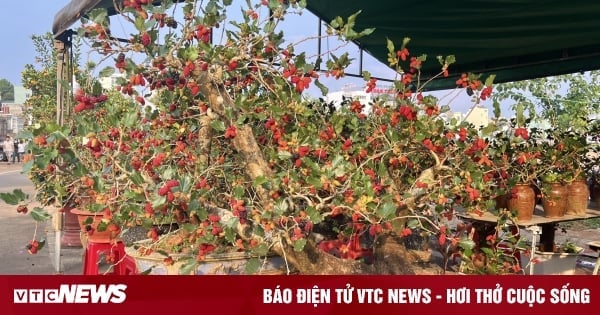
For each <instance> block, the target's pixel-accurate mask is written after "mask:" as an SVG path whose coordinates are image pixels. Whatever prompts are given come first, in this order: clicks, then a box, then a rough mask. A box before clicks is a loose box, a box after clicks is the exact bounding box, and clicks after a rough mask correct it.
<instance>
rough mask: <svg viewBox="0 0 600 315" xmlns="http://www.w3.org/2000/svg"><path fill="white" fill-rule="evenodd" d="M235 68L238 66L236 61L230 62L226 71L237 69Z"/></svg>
mask: <svg viewBox="0 0 600 315" xmlns="http://www.w3.org/2000/svg"><path fill="white" fill-rule="evenodd" d="M237 66H238V62H237V61H236V60H231V61H230V62H229V65H227V70H229V71H233V70H235V69H236V68H237Z"/></svg>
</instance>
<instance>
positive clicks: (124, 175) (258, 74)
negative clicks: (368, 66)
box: [5, 0, 504, 274]
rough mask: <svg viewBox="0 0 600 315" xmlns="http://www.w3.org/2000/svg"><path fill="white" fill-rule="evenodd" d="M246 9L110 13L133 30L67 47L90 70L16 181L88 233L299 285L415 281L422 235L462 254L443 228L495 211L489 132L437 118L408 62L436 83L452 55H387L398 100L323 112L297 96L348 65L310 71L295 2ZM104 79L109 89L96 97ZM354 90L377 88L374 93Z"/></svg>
mask: <svg viewBox="0 0 600 315" xmlns="http://www.w3.org/2000/svg"><path fill="white" fill-rule="evenodd" d="M246 5H247V7H245V8H243V10H242V17H241V19H240V20H239V21H230V20H229V19H228V13H229V11H228V10H229V8H228V6H229V1H224V2H220V1H216V0H210V1H206V2H198V1H191V0H190V1H184V2H183V3H180V4H173V3H170V2H163V3H162V4H161V5H159V6H152V5H149V4H148V1H141V0H135V1H133V0H131V1H127V0H126V1H123V3H122V6H119V7H116V8H115V9H116V10H117V12H118V13H119V17H120V18H121V20H122V21H123V23H130V25H131V30H133V31H132V33H131V34H126V35H124V36H125V39H126V40H122V39H118V38H117V37H116V35H115V34H114V32H113V31H112V30H111V29H110V28H109V26H108V25H109V23H108V17H107V13H106V11H105V10H103V9H97V10H95V11H93V12H91V13H90V14H89V16H88V17H86V18H85V19H84V20H83V21H82V24H81V27H80V28H79V29H78V31H77V33H78V34H79V36H81V38H82V39H83V40H84V42H86V43H87V44H88V47H89V48H90V50H91V53H96V54H98V55H99V56H100V58H98V59H100V60H101V62H99V63H98V64H97V65H95V67H94V68H91V69H90V72H89V74H88V75H89V78H88V80H85V81H82V84H81V89H80V90H78V91H77V92H76V93H75V101H76V105H75V106H74V109H73V110H74V113H73V117H74V119H73V120H72V122H71V123H70V124H69V125H67V126H55V125H52V124H39V125H37V126H35V127H34V128H33V129H32V137H33V139H34V141H33V145H32V151H33V153H34V157H35V158H34V160H33V161H31V162H30V163H29V164H27V165H26V166H25V168H26V170H27V171H28V172H29V173H30V174H34V175H35V174H43V176H45V178H46V179H47V180H51V181H53V182H54V183H55V184H57V186H59V187H62V188H61V189H62V190H61V191H60V194H61V196H64V197H65V198H67V199H68V200H70V201H72V202H73V204H74V205H75V206H77V207H80V208H83V209H85V210H89V211H94V212H101V213H103V215H104V219H105V220H104V224H103V226H99V227H98V228H99V229H105V228H108V227H109V226H113V227H114V226H116V227H118V229H120V230H126V229H127V228H129V227H132V226H139V225H141V226H145V227H148V237H149V238H150V239H152V240H153V241H154V242H160V240H161V239H163V238H164V237H168V236H160V235H159V234H158V232H157V230H155V229H153V228H152V227H151V226H152V225H153V224H155V223H157V222H171V221H174V222H177V223H178V224H179V226H180V227H181V231H180V232H181V234H179V243H178V244H176V245H178V246H177V247H180V248H181V247H185V248H189V249H187V250H186V252H185V254H186V257H187V258H188V259H189V263H188V264H186V265H185V268H192V267H193V266H194V265H195V264H197V263H199V262H202V260H203V259H205V257H206V256H207V255H210V254H211V253H215V252H219V251H226V250H235V251H247V252H250V253H253V254H255V255H258V256H264V255H267V254H277V255H280V256H281V257H283V258H285V260H286V261H287V262H288V264H289V265H290V266H293V267H294V268H295V269H296V270H298V271H299V272H300V273H302V274H333V273H335V274H355V273H379V274H384V273H413V272H414V270H412V267H411V265H410V263H411V261H412V260H411V256H410V255H408V253H407V250H406V248H405V247H404V245H403V242H402V240H403V238H405V237H408V236H410V235H411V234H412V233H417V232H418V233H425V235H426V238H429V237H430V236H431V237H433V238H434V239H435V244H437V245H436V246H439V249H440V250H442V249H443V250H444V251H446V250H447V249H448V248H453V249H455V250H456V251H457V252H461V253H462V254H463V255H465V256H467V257H470V256H471V249H472V247H473V245H474V243H473V241H472V240H470V239H468V237H467V236H466V235H465V233H462V232H463V230H460V231H454V230H453V228H452V227H450V226H448V225H447V219H448V218H451V217H452V216H453V215H454V213H455V211H456V209H457V207H459V206H460V207H461V208H464V209H467V210H469V211H479V212H482V211H486V210H488V209H491V208H493V207H494V205H495V204H494V201H493V200H492V197H494V196H495V195H496V194H497V191H496V190H497V189H498V185H497V181H496V180H495V179H496V178H498V177H499V176H502V175H501V174H500V173H499V171H498V168H497V166H496V162H495V160H494V159H492V158H491V153H490V152H489V146H488V144H489V140H487V139H486V137H485V135H482V134H481V133H480V131H479V130H477V129H476V128H474V127H473V126H471V125H468V124H467V123H464V122H458V121H455V120H451V121H449V120H447V119H444V115H443V114H444V113H445V112H447V111H448V108H445V107H442V106H440V105H439V104H438V102H437V99H436V98H434V97H432V96H427V95H425V94H423V93H422V90H423V88H424V87H425V86H426V84H427V83H426V82H421V81H420V72H419V69H420V67H421V64H422V63H423V62H439V64H440V74H439V75H440V76H444V75H447V73H448V71H451V65H452V64H453V62H454V58H453V57H452V56H439V57H438V58H437V60H436V58H434V60H433V61H431V60H429V59H428V58H427V57H426V56H412V55H411V53H410V50H409V47H408V44H409V41H410V40H409V39H408V38H407V39H405V40H404V41H403V42H402V43H393V42H391V41H390V42H388V43H387V44H388V49H389V64H390V66H391V67H392V68H394V69H396V71H397V73H398V80H396V81H395V82H393V88H394V91H395V97H394V98H391V99H390V98H386V99H376V100H375V101H373V102H372V103H369V104H366V103H363V102H361V100H354V99H347V100H345V101H344V102H343V103H342V104H338V105H336V106H333V108H332V106H330V105H331V104H325V103H323V102H322V101H319V100H314V99H313V98H308V97H306V95H305V94H306V91H307V90H308V89H310V88H311V87H313V86H317V87H319V88H321V90H322V91H323V93H326V91H327V88H326V87H325V86H324V84H322V82H321V81H322V79H323V77H324V76H325V77H330V78H336V79H340V78H342V77H344V71H345V69H346V68H347V67H348V66H349V64H350V63H351V59H350V58H349V56H348V55H347V54H341V55H335V51H331V52H328V53H327V54H328V55H329V59H328V61H327V62H326V67H325V69H322V70H317V69H318V68H317V64H318V62H319V60H318V59H320V58H310V57H309V56H308V54H307V53H306V52H301V51H296V46H295V45H294V44H289V43H287V42H286V39H285V37H284V33H283V32H280V31H279V30H278V25H279V23H280V22H281V21H282V20H283V19H284V17H285V16H286V14H289V13H290V12H295V11H296V10H302V5H303V2H302V1H289V2H282V1H261V2H259V3H251V2H248V3H247V4H246ZM174 8H175V9H179V10H174ZM173 12H178V13H173ZM179 13H180V14H179ZM356 18H359V14H358V13H357V14H354V15H352V16H350V17H347V18H342V17H339V18H337V19H335V20H334V21H332V22H331V23H330V24H329V29H328V32H327V34H328V35H327V36H332V37H336V38H339V39H341V40H343V41H345V42H348V43H349V42H351V41H352V40H354V39H357V38H359V37H361V36H366V35H368V34H369V33H370V32H372V30H371V29H367V30H354V29H353V21H354V20H355V19H356ZM218 38H223V40H222V41H221V42H218V41H217V40H216V39H218ZM115 73H116V74H120V75H121V77H120V79H119V81H118V87H117V89H116V90H115V91H105V90H102V89H101V88H100V87H99V85H98V84H92V82H96V81H97V79H98V77H97V76H98V75H99V76H111V75H113V74H115ZM492 79H493V78H490V79H487V80H485V82H483V81H481V79H480V77H479V76H477V75H474V74H465V75H463V76H462V77H461V79H459V80H458V81H457V86H458V87H459V88H464V89H466V90H467V92H468V93H470V94H471V95H474V97H475V98H476V99H477V101H481V100H485V99H487V98H488V97H489V96H490V94H491V92H492ZM364 80H365V90H366V91H367V92H370V91H372V90H373V88H374V87H375V86H376V84H377V80H376V79H374V78H372V77H371V76H370V74H369V73H368V72H365V73H364ZM86 82H90V83H86ZM487 132H488V133H489V132H490V131H487ZM43 189H44V186H43V185H40V186H38V190H40V191H42V190H43ZM53 193H55V194H56V193H57V191H56V190H55V191H54V192H53ZM13 197H14V196H13ZM21 199H22V198H13V200H12V201H13V203H15V204H19V203H20V202H21ZM5 200H6V198H5ZM22 206H23V205H22ZM35 213H37V214H39V215H38V216H37V218H39V219H43V218H45V217H46V216H45V215H44V212H43V210H41V209H37V210H36V211H35ZM462 228H463V229H464V227H462ZM182 235H183V236H182ZM183 245H185V246H183ZM148 249H149V250H157V247H153V246H152V245H150V246H148ZM165 255H166V257H165V259H166V260H167V261H172V258H171V257H170V256H169V255H170V253H165ZM503 263H504V262H503ZM249 266H250V267H249V268H248V269H249V270H248V272H253V271H256V270H257V269H258V268H259V266H260V263H259V260H258V259H256V260H255V261H254V263H252V264H249Z"/></svg>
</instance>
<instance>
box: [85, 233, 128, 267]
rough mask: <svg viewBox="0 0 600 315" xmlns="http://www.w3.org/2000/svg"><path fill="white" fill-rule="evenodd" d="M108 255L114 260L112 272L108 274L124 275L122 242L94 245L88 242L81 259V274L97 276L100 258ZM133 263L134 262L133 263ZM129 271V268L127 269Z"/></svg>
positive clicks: (124, 257) (123, 248)
mask: <svg viewBox="0 0 600 315" xmlns="http://www.w3.org/2000/svg"><path fill="white" fill-rule="evenodd" d="M102 254H104V255H109V256H111V257H112V258H113V259H114V260H113V261H114V262H115V263H114V264H113V266H112V267H113V270H112V272H110V273H109V274H113V275H123V274H126V273H125V271H126V270H127V268H125V265H126V264H127V263H124V261H125V259H126V258H127V257H126V255H125V245H124V244H123V242H122V241H117V242H115V243H94V242H88V243H87V247H86V249H85V253H84V258H83V274H84V275H97V274H98V263H99V262H100V261H99V260H100V256H101V255H102ZM134 263H135V262H134ZM129 269H131V267H129Z"/></svg>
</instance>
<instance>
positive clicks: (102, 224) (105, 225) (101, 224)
mask: <svg viewBox="0 0 600 315" xmlns="http://www.w3.org/2000/svg"><path fill="white" fill-rule="evenodd" d="M107 228H108V222H107V221H104V220H102V221H100V222H99V223H98V227H97V228H96V230H97V231H98V232H104V231H106V229H107Z"/></svg>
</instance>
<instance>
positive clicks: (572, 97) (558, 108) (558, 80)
mask: <svg viewBox="0 0 600 315" xmlns="http://www.w3.org/2000/svg"><path fill="white" fill-rule="evenodd" d="M496 89H497V91H496V93H494V95H493V96H492V97H493V99H494V105H495V107H496V108H499V104H500V103H501V102H504V101H508V100H512V101H514V102H515V103H514V104H513V110H514V111H515V112H516V113H517V115H519V114H524V113H525V112H528V113H529V115H528V116H529V118H530V119H533V120H538V121H542V120H543V121H546V122H547V123H548V124H549V125H551V126H556V127H559V128H561V129H568V128H575V129H581V128H587V127H588V120H589V119H590V117H592V116H593V115H597V114H598V113H599V111H600V72H598V71H592V72H586V73H572V74H565V75H560V76H554V77H546V78H539V79H533V80H526V81H518V82H509V83H504V84H499V85H497V87H496ZM497 112H499V110H497Z"/></svg>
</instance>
